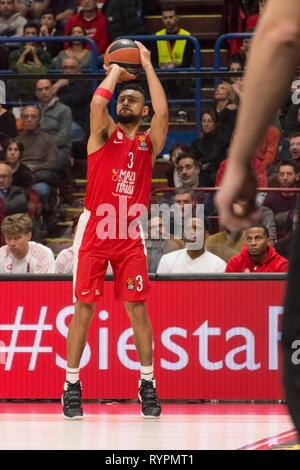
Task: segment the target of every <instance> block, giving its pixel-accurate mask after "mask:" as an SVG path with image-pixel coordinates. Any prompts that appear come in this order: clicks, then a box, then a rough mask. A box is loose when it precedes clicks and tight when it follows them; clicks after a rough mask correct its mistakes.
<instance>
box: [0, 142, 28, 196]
mask: <svg viewBox="0 0 300 470" xmlns="http://www.w3.org/2000/svg"><path fill="white" fill-rule="evenodd" d="M23 151H24V146H23V144H22V143H21V142H17V141H16V140H15V139H9V140H8V141H7V144H6V150H5V160H6V162H7V163H8V164H9V166H10V167H11V169H12V172H13V179H12V185H13V186H21V188H23V189H25V190H27V189H30V188H31V186H32V185H33V175H32V173H31V171H30V169H29V168H28V166H26V165H24V163H22V162H21V158H22V153H23Z"/></svg>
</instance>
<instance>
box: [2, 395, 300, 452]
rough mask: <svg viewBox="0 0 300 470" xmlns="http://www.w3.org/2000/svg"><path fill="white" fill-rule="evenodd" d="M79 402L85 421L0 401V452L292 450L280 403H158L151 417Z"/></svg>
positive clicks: (53, 408) (54, 406)
mask: <svg viewBox="0 0 300 470" xmlns="http://www.w3.org/2000/svg"><path fill="white" fill-rule="evenodd" d="M83 406H84V419H83V420H78V421H69V420H65V419H64V418H63V417H62V414H61V406H60V404H59V403H58V402H54V403H53V402H52V403H44V402H26V403H12V402H4V403H0V435H1V439H0V450H115V449H118V450H153V449H156V450H269V449H276V448H279V447H281V448H282V447H284V446H285V444H287V446H288V447H289V448H291V449H296V448H297V442H296V434H295V431H294V429H293V425H292V423H291V421H290V418H289V416H288V413H287V409H286V407H285V405H282V404H234V403H223V404H220V403H218V404H212V403H205V404H176V403H163V415H162V416H161V418H160V419H156V420H147V419H144V418H143V417H142V416H141V415H140V406H139V404H138V403H129V404H128V403H113V402H112V403H108V404H102V403H101V404H98V403H96V404H95V403H86V404H84V405H83ZM290 443H291V444H290Z"/></svg>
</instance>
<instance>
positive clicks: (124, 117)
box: [117, 113, 141, 124]
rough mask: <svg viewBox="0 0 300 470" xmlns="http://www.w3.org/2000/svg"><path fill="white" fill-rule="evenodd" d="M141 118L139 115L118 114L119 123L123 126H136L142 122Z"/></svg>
mask: <svg viewBox="0 0 300 470" xmlns="http://www.w3.org/2000/svg"><path fill="white" fill-rule="evenodd" d="M140 118H141V117H140V116H139V115H137V114H133V113H129V114H120V113H119V114H117V122H120V123H121V124H136V123H138V122H139V120H140Z"/></svg>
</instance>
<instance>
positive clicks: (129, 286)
mask: <svg viewBox="0 0 300 470" xmlns="http://www.w3.org/2000/svg"><path fill="white" fill-rule="evenodd" d="M126 284H127V289H128V290H134V279H133V277H131V276H130V277H128V278H127V281H126Z"/></svg>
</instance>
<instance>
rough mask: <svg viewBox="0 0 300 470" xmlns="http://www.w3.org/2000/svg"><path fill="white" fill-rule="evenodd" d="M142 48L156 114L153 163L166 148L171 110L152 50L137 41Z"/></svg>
mask: <svg viewBox="0 0 300 470" xmlns="http://www.w3.org/2000/svg"><path fill="white" fill-rule="evenodd" d="M135 43H136V45H137V46H138V48H139V50H140V58H141V64H142V67H143V69H144V71H145V74H146V78H147V82H148V87H149V92H150V97H151V102H152V107H153V111H154V116H153V118H152V121H151V127H150V134H149V136H150V141H151V146H152V164H153V165H154V163H155V160H156V157H157V155H158V154H159V153H160V152H161V151H162V149H163V148H164V145H165V142H166V137H167V133H168V126H169V110H168V104H167V98H166V95H165V92H164V89H163V87H162V84H161V83H160V80H159V79H158V77H157V75H156V73H155V71H154V68H153V65H152V63H151V52H150V51H149V50H148V49H146V47H145V46H143V44H141V43H140V42H139V41H135Z"/></svg>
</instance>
